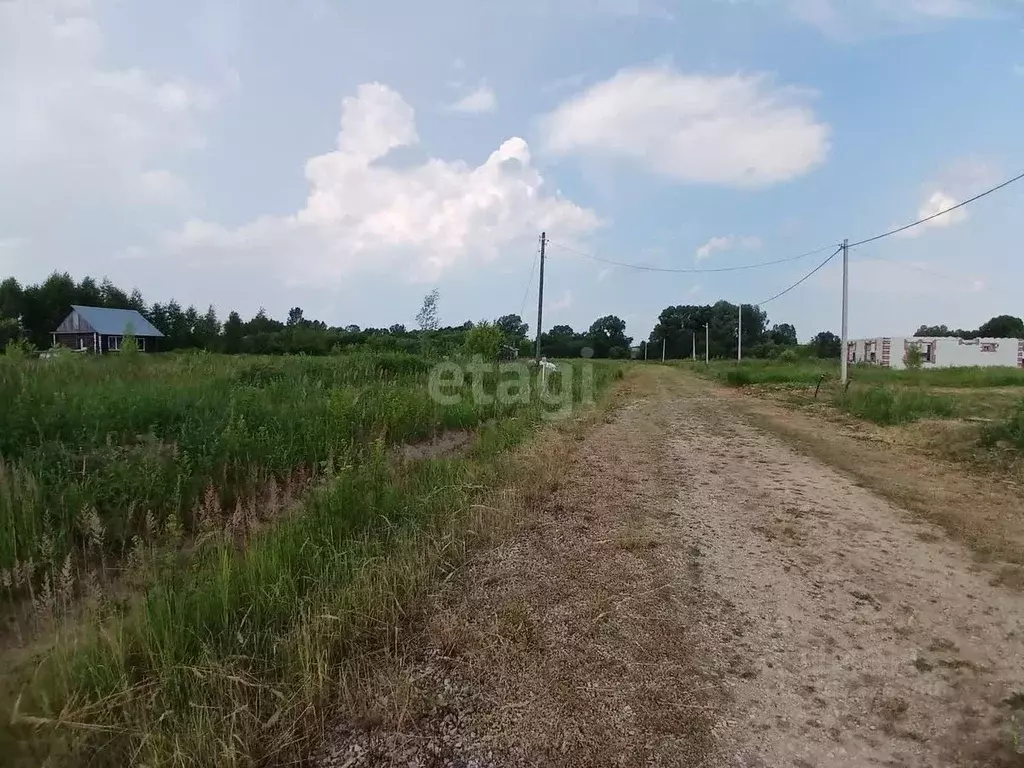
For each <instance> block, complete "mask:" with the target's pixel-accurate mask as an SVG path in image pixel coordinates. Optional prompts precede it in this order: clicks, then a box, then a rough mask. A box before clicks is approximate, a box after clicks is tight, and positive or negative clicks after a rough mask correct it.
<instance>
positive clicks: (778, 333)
mask: <svg viewBox="0 0 1024 768" xmlns="http://www.w3.org/2000/svg"><path fill="white" fill-rule="evenodd" d="M740 311H741V310H740V307H739V306H737V305H736V304H731V303H730V302H728V301H719V302H716V303H715V304H704V305H694V304H684V305H679V306H674V307H666V308H665V309H664V310H662V312H661V315H659V317H658V322H657V324H656V325H655V326H654V329H653V330H652V331H651V334H650V336H649V337H648V339H647V341H646V342H644V343H643V344H641V350H640V353H641V355H644V354H646V356H648V357H650V358H660V357H661V355H662V351H663V350H664V353H665V357H666V358H667V359H673V360H676V359H681V358H687V357H690V356H691V355H695V356H696V357H698V358H700V359H703V358H704V355H705V349H707V353H708V356H709V357H718V358H730V357H732V358H734V357H736V352H737V339H739V338H741V329H740V326H741V323H740ZM742 312H743V322H742V341H743V356H744V357H763V358H774V357H778V356H780V355H782V354H783V353H784V352H786V350H790V352H789V353H787V354H790V355H793V354H798V355H804V356H813V357H823V358H832V357H839V352H840V347H841V345H842V341H841V339H840V338H839V337H838V336H836V335H835V334H834V333H832V332H831V331H821V332H819V333H818V334H816V335H815V336H814V337H813V338H812V339H811V341H810V343H809V344H805V345H800V344H799V343H798V341H797V335H796V328H795V327H793V326H792V325H791V324H790V323H777V324H775V325H771V326H769V324H768V313H767V312H765V311H764V310H763V309H761V308H760V307H755V306H751V305H749V304H744V305H743V307H742ZM705 328H706V332H705ZM705 339H706V343H705ZM645 347H646V349H645Z"/></svg>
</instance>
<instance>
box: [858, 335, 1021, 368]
mask: <svg viewBox="0 0 1024 768" xmlns="http://www.w3.org/2000/svg"><path fill="white" fill-rule="evenodd" d="M912 347H917V349H919V350H920V352H921V367H922V368H953V367H957V366H985V367H989V366H1010V367H1015V368H1024V339H959V338H956V337H953V336H948V337H947V336H938V337H936V336H893V337H884V338H878V339H857V340H855V341H849V342H847V344H846V360H847V362H849V363H850V364H851V365H852V364H856V363H873V364H874V365H881V366H884V367H886V368H895V369H903V368H906V367H907V366H906V364H905V362H904V359H905V356H906V354H907V350H909V349H910V348H912Z"/></svg>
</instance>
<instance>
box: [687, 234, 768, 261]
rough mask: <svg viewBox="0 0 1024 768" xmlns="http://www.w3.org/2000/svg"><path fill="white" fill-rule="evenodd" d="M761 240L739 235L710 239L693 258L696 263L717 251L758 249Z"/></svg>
mask: <svg viewBox="0 0 1024 768" xmlns="http://www.w3.org/2000/svg"><path fill="white" fill-rule="evenodd" d="M760 247H761V238H759V237H749V236H740V235H722V236H720V237H712V238H711V239H710V240H708V241H707V242H706V243H704V245H702V246H701V247H700V248H698V249H697V253H696V254H694V258H695V259H696V260H697V261H704V259H707V258H709V257H710V256H711V255H712V254H713V253H715V252H717V251H730V250H732V249H734V248H748V249H749V248H760Z"/></svg>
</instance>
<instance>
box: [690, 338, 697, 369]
mask: <svg viewBox="0 0 1024 768" xmlns="http://www.w3.org/2000/svg"><path fill="white" fill-rule="evenodd" d="M691 335H692V336H693V338H692V339H691V341H693V351H692V352H691V353H690V354H691V355H692V357H693V362H697V332H696V331H693V332H692V334H691Z"/></svg>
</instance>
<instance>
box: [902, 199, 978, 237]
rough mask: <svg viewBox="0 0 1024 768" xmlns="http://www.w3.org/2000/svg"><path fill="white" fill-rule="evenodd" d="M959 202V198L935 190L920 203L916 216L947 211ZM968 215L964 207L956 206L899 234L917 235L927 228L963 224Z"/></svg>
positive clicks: (922, 217)
mask: <svg viewBox="0 0 1024 768" xmlns="http://www.w3.org/2000/svg"><path fill="white" fill-rule="evenodd" d="M959 203H960V201H959V200H957V199H956V198H954V197H950V196H949V195H948V194H946V193H945V192H944V191H942V190H941V189H939V190H936V191H935V192H932V193H931V194H930V195H929V196H928V199H927V200H925V201H924V202H923V203H921V207H920V208H918V209H917V218H918V219H926V218H928V217H929V216H935V215H936V214H939V213H942V211H948V210H949V209H950V208H952V207H953V206H954V205H958V204H959ZM969 217H970V214H969V213H968V212H967V209H966V208H957V209H956V210H955V211H949V213H943V214H942V215H941V216H937V217H936V218H934V219H929V220H928V221H926V222H924V223H923V224H919V225H918V226H916V227H914V228H913V229H907V230H905V231H903V232H901V233H900V234H901V235H903V236H904V237H919V236H920V235H923V234H924V233H925V232H926V231H927V230H929V229H944V228H946V227H952V226H955V225H957V224H963V223H964V222H965V221H967V219H968V218H969Z"/></svg>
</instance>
